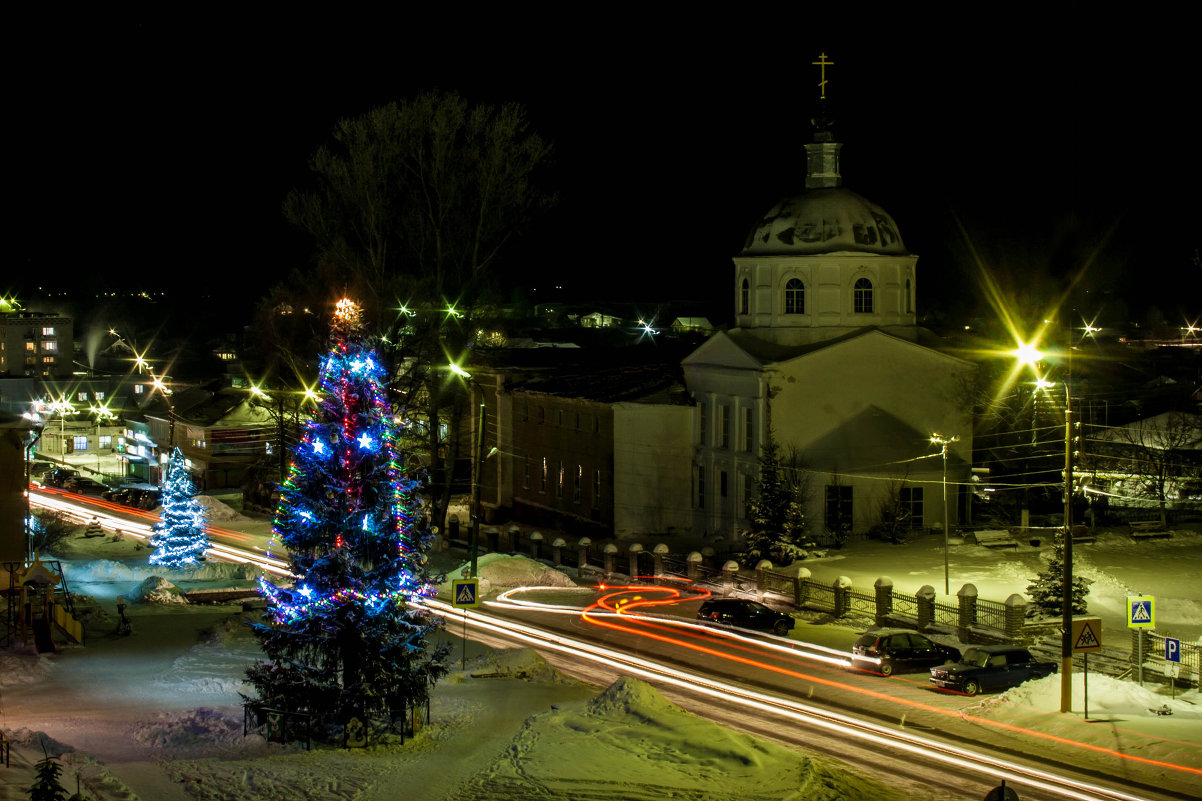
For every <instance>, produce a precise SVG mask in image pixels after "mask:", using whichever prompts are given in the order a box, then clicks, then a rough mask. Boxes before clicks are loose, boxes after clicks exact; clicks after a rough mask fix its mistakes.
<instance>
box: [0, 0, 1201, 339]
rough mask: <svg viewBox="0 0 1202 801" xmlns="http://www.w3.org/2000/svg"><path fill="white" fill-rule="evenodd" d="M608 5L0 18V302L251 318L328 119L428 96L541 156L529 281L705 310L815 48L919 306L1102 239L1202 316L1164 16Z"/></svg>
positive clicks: (1140, 299)
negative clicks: (531, 139) (513, 12)
mask: <svg viewBox="0 0 1202 801" xmlns="http://www.w3.org/2000/svg"><path fill="white" fill-rule="evenodd" d="M1154 7H1155V4H1151V5H1149V6H1147V8H1149V9H1151V8H1154ZM1049 9H1050V11H1049ZM1036 11H1038V13H1036ZM605 13H606V14H609V15H611V16H608V17H606V18H602V19H595V18H587V17H584V16H581V17H579V18H576V17H572V16H555V15H551V16H539V17H536V18H530V19H521V20H519V19H515V18H510V17H497V18H493V19H471V20H468V19H465V18H464V15H463V14H459V15H458V16H447V17H435V16H426V17H422V18H420V19H418V18H403V17H394V18H390V19H387V20H385V19H378V18H374V17H373V18H366V17H365V18H362V19H355V20H349V19H343V20H337V19H335V20H329V19H317V18H303V17H294V18H289V19H285V20H281V19H271V20H267V19H249V18H232V17H231V18H221V19H217V18H203V19H187V20H184V19H166V18H156V17H140V16H139V17H135V16H125V17H122V16H120V15H118V16H105V17H98V18H96V19H93V20H84V19H74V20H71V21H69V22H68V21H66V20H63V19H55V20H49V19H38V20H31V21H29V22H28V23H27V24H26V25H25V26H24V27H23V28H22V27H21V26H16V27H14V29H13V30H12V31H11V38H12V40H13V42H14V43H15V45H16V50H14V52H12V53H10V55H9V60H10V62H11V63H10V71H9V72H10V76H9V77H10V79H9V86H10V95H11V98H12V99H11V100H10V103H11V104H13V110H14V112H15V113H12V114H11V115H10V117H9V120H10V122H9V134H10V141H12V142H13V145H14V147H13V151H12V152H13V155H14V159H13V161H14V163H13V173H14V174H15V176H16V178H15V181H13V182H11V183H10V184H9V186H10V187H12V189H13V190H14V191H13V193H12V194H13V200H14V201H15V205H16V212H15V214H13V213H10V219H9V231H10V236H12V237H13V238H15V240H16V242H17V247H16V252H15V253H13V252H10V254H9V260H8V265H9V266H11V267H12V269H9V268H8V267H6V269H5V270H4V278H3V279H0V290H5V289H22V288H23V287H24V288H27V287H28V285H29V284H30V283H31V282H32V283H33V284H40V285H44V286H45V285H53V286H55V287H64V286H65V287H68V288H77V287H78V288H80V289H81V290H87V289H94V288H96V285H99V286H100V287H103V288H111V289H120V288H128V287H139V288H147V289H152V290H153V289H166V290H171V291H173V292H176V293H180V292H184V293H196V292H197V291H198V289H199V288H201V287H204V290H205V291H207V292H215V293H216V294H218V295H224V296H226V297H228V298H229V299H230V301H231V302H232V303H233V305H234V306H237V305H239V304H243V305H249V304H250V303H252V302H253V300H254V299H255V298H257V297H258V296H260V295H261V294H262V293H263V291H264V290H265V289H266V288H267V287H268V286H270V285H271V284H272V283H274V282H276V281H278V280H280V279H282V278H283V277H284V276H286V275H287V274H288V272H289V271H290V270H291V269H292V268H293V267H295V266H300V265H303V264H304V262H305V259H306V257H307V255H308V251H307V248H306V241H305V239H304V237H303V236H302V235H301V234H299V233H298V232H296V231H295V230H293V229H292V228H291V227H290V226H289V225H288V224H287V223H286V222H285V221H284V220H283V217H282V214H281V212H280V204H281V201H282V199H283V197H284V195H285V194H286V193H287V192H288V191H289V190H290V189H292V188H295V187H297V186H299V185H301V184H302V182H303V181H304V179H305V171H306V160H307V158H308V156H309V155H310V154H311V153H312V151H313V150H314V149H315V148H316V147H317V146H318V145H319V144H320V143H322V142H323V141H324V140H325V139H326V138H327V137H328V136H329V133H330V131H331V130H332V128H333V125H334V123H335V122H336V121H337V120H338V119H339V118H341V117H347V116H354V115H358V114H360V113H363V112H365V111H366V110H368V109H369V108H371V107H372V106H375V105H379V104H382V103H385V102H388V101H390V100H394V99H401V98H404V97H406V96H411V95H414V94H416V93H418V92H420V91H422V90H425V89H432V88H439V89H446V90H450V89H454V90H457V91H459V92H460V93H461V94H463V95H464V96H465V97H467V98H468V99H470V100H476V101H486V102H500V101H508V100H513V101H518V102H521V103H523V104H524V105H525V106H526V107H527V110H528V112H529V115H530V120H531V122H532V125H533V127H534V128H535V129H536V130H537V131H539V132H540V133H541V134H542V135H543V136H545V137H546V138H549V139H551V140H553V141H554V143H555V148H556V149H555V155H554V162H553V164H552V169H551V170H550V171H549V173H548V175H549V178H550V179H551V180H552V181H553V185H552V186H551V188H552V189H554V190H556V191H557V192H558V193H559V195H560V203H559V205H558V207H557V208H556V209H555V211H553V212H552V213H550V214H549V215H547V216H546V217H545V218H544V219H543V220H542V221H541V222H540V223H539V224H538V225H536V226H535V227H534V228H533V229H532V230H531V231H529V232H528V235H527V236H526V237H525V239H524V240H523V241H522V243H521V244H520V245H519V246H518V249H517V250H516V251H514V253H513V259H514V260H518V261H521V262H522V263H523V264H527V265H528V266H527V267H525V268H524V269H523V271H522V272H523V274H524V275H525V276H526V279H527V280H526V283H527V284H528V286H529V287H531V288H533V287H537V289H538V294H537V295H536V297H539V298H549V297H554V296H555V292H554V291H553V287H554V286H555V285H557V284H558V285H560V286H562V287H564V289H563V291H562V295H561V296H562V297H568V298H570V297H580V296H594V297H614V298H620V299H625V300H638V301H643V300H657V299H660V300H663V299H675V300H695V301H699V302H702V303H705V304H708V305H709V308H712V309H713V310H714V312H713V313H714V315H715V316H716V317H718V318H721V317H722V315H723V314H726V315H729V313H730V305H731V302H732V301H731V300H730V276H731V275H732V272H731V270H732V267H731V262H730V258H731V256H733V255H735V254H737V253H738V252H739V250H740V249H741V248H742V246H743V240H744V237H745V236H746V234H747V232H748V230H749V229H750V228H751V226H752V224H753V223H754V222H755V221H756V220H757V219H758V217H759V216H760V215H762V214H763V213H764V212H765V211H767V210H768V209H769V208H770V207H771V206H772V205H774V204H775V203H776V202H777V201H778V200H780V199H781V198H782V197H785V196H789V195H792V194H796V193H798V192H800V191H801V190H802V189H803V186H804V184H803V180H804V163H805V162H804V151H803V150H802V145H803V144H805V143H806V142H807V141H809V137H810V126H809V123H808V120H809V118H810V116H811V115H812V114H813V113H814V111H815V100H816V97H817V91H818V90H817V80H818V74H817V68H816V67H813V66H811V62H813V61H815V60H816V59H817V57H818V55H819V53H821V52H825V53H826V54H827V56H828V58H829V59H830V60H831V61H833V62H834V66H833V67H831V68H830V69H829V72H828V75H827V77H828V79H829V81H830V84H829V85H828V98H829V99H830V101H831V104H832V107H833V110H834V115H835V118H836V134H837V138H838V139H839V140H840V141H842V142H844V143H845V144H844V149H843V157H842V158H843V161H842V168H843V175H844V179H845V184H846V185H847V186H849V187H850V188H851V189H853V190H855V191H857V192H859V193H860V194H862V195H864V196H865V197H867V198H869V199H870V200H872V201H874V202H876V203H878V204H879V205H881V206H882V207H884V208H885V209H886V210H887V211H889V212H890V213H891V214H892V216H893V217H894V219H895V220H896V221H897V223H898V226H899V228H900V231H901V234H902V237H903V239H904V240H905V243H906V245H907V247H908V248H909V249H910V250H911V251H913V252H915V253H917V254H918V255H919V256H920V260H919V265H918V270H919V272H918V275H919V282H918V286H919V304H920V305H919V311H920V312H922V311H924V309H940V310H943V311H944V312H945V313H946V314H948V315H954V314H959V313H964V312H965V310H966V309H967V308H968V306H970V305H972V304H971V303H969V302H968V300H969V299H972V300H973V302H974V303H975V300H976V299H977V298H979V296H980V295H981V293H980V290H979V289H978V281H977V277H976V267H975V266H974V265H973V259H972V257H971V255H970V249H969V247H968V246H967V243H969V242H971V243H972V246H973V247H974V248H976V252H977V253H978V254H979V255H980V256H981V257H982V258H984V259H985V260H986V261H987V262H988V263H989V264H990V266H991V268H992V270H993V271H994V273H995V274H996V275H998V276H999V278H1000V279H1001V281H1002V283H1003V285H1005V286H1007V287H1010V288H1014V290H1015V291H1022V292H1026V293H1027V294H1029V295H1031V296H1034V298H1036V299H1037V300H1038V301H1039V302H1043V301H1044V300H1045V299H1050V298H1049V293H1050V290H1049V289H1048V288H1049V287H1058V286H1061V285H1063V282H1064V280H1065V277H1066V276H1068V275H1070V274H1072V273H1073V272H1074V271H1076V270H1078V269H1080V267H1081V266H1082V265H1083V264H1084V263H1085V262H1086V261H1087V259H1088V257H1089V254H1090V253H1091V252H1093V251H1096V252H1097V253H1096V255H1095V256H1094V257H1093V259H1092V260H1091V261H1090V263H1091V265H1092V266H1091V267H1090V268H1089V270H1088V271H1087V272H1086V273H1085V275H1084V278H1083V280H1082V283H1081V284H1080V287H1079V288H1080V289H1082V290H1084V289H1088V290H1089V291H1090V292H1092V293H1094V294H1093V295H1092V296H1090V297H1095V298H1096V297H1099V293H1102V294H1104V293H1106V292H1110V293H1111V299H1110V300H1111V302H1112V303H1113V302H1114V300H1115V298H1119V299H1121V300H1123V301H1125V302H1127V303H1128V305H1129V306H1131V307H1132V308H1131V309H1130V312H1129V315H1130V316H1131V317H1135V316H1136V315H1137V314H1140V313H1143V308H1144V307H1145V306H1146V305H1147V304H1150V303H1155V304H1156V305H1157V306H1158V307H1159V308H1161V310H1162V311H1163V312H1164V313H1165V315H1166V316H1167V317H1169V318H1170V319H1175V318H1177V317H1180V316H1182V315H1189V314H1194V315H1195V316H1196V314H1197V312H1198V311H1199V307H1200V306H1202V300H1200V298H1202V281H1200V280H1199V276H1200V275H1202V269H1200V268H1199V266H1198V265H1197V263H1196V261H1195V259H1196V254H1197V248H1198V247H1199V246H1200V245H1202V233H1200V228H1199V222H1198V221H1199V203H1198V200H1197V193H1198V188H1197V187H1198V181H1199V177H1200V176H1202V170H1200V169H1199V158H1198V154H1197V150H1198V148H1197V141H1198V140H1199V138H1202V137H1200V135H1199V133H1198V130H1197V126H1196V124H1195V123H1194V122H1193V121H1192V120H1190V119H1188V118H1190V117H1191V116H1192V114H1193V113H1194V112H1195V111H1196V104H1197V91H1198V90H1197V86H1198V78H1199V72H1200V70H1199V68H1198V66H1197V56H1196V53H1195V52H1193V45H1192V42H1193V41H1194V34H1192V33H1191V32H1190V30H1189V28H1191V27H1192V26H1189V25H1185V24H1184V22H1181V24H1173V23H1171V22H1170V21H1167V20H1165V19H1163V18H1162V17H1158V18H1157V19H1156V20H1155V25H1157V26H1160V27H1154V25H1153V23H1152V22H1149V23H1147V24H1144V23H1143V22H1141V21H1140V20H1139V19H1137V18H1132V17H1133V15H1130V14H1129V15H1128V16H1127V17H1126V18H1122V19H1120V18H1115V19H1111V20H1107V19H1098V18H1097V16H1096V14H1097V12H1096V7H1095V6H1093V5H1084V6H1082V5H1074V4H1043V5H1039V6H1036V5H1032V6H1030V7H1029V8H1024V7H1023V6H1022V5H1021V4H1019V5H1017V6H1008V7H1007V8H1006V13H1007V14H1009V16H1008V17H995V16H990V15H988V14H986V13H985V12H981V11H974V10H968V9H965V8H963V7H957V8H956V9H955V12H954V14H953V15H952V16H948V17H943V16H938V15H934V14H931V15H929V16H927V17H924V18H915V17H907V18H904V19H888V18H885V17H880V16H874V15H872V14H867V13H860V14H858V15H857V16H855V17H848V18H847V19H826V18H823V17H822V16H821V15H820V14H819V13H818V12H815V11H812V10H811V11H809V12H807V13H806V15H805V16H786V15H781V16H775V15H774V14H768V13H758V14H751V13H750V12H745V14H744V16H742V17H739V18H733V17H732V18H730V19H722V20H717V19H711V20H698V19H696V18H695V13H696V12H695V11H693V12H687V13H686V12H683V11H682V12H681V13H680V14H679V15H671V16H669V15H666V14H665V15H663V16H661V17H659V18H646V17H645V16H643V12H637V11H634V10H628V11H627V12H625V13H624V14H623V15H622V16H621V17H620V18H619V16H618V12H617V11H616V10H615V9H607V10H606V12H605ZM774 13H775V12H774ZM1087 15H1088V16H1087ZM934 31H938V33H934ZM1178 31H1180V33H1178ZM966 234H967V236H966ZM582 268H583V269H582ZM1161 276H1163V277H1164V280H1163V281H1150V280H1149V279H1150V278H1157V277H1161ZM1191 307H1192V308H1191Z"/></svg>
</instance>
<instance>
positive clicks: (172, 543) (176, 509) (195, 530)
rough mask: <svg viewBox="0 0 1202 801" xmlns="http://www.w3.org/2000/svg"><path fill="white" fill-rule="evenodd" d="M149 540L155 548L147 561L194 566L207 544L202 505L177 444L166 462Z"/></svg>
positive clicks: (166, 565)
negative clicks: (158, 513) (160, 501)
mask: <svg viewBox="0 0 1202 801" xmlns="http://www.w3.org/2000/svg"><path fill="white" fill-rule="evenodd" d="M150 544H151V546H153V547H154V548H155V551H154V553H152V554H151V555H150V564H152V565H163V566H164V567H171V568H179V567H195V566H196V565H198V564H200V562H201V561H202V560H203V559H204V555H205V549H206V548H208V547H209V538H208V534H206V533H205V519H204V507H202V506H201V505H200V502H199V501H197V500H196V487H195V486H194V485H193V484H192V478H191V477H190V476H189V475H188V471H187V469H186V468H185V467H184V454H183V453H182V452H181V451H180V449H179V448H176V449H175V450H174V451H173V452H172V454H171V461H170V462H168V463H167V477H166V479H165V480H164V481H163V513H162V515H161V516H160V517H159V522H157V523H155V524H154V534H152V535H151V537H150Z"/></svg>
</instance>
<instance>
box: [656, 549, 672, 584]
mask: <svg viewBox="0 0 1202 801" xmlns="http://www.w3.org/2000/svg"><path fill="white" fill-rule="evenodd" d="M670 552H671V549H670V548H668V546H667V545H665V544H664V543H662V542H661V543H659V544H658V545H656V546H655V547H654V548H652V549H651V557H652V559H654V560H655V575H656V576H657V577H658V576H662V575H663V574H664V557H665V556H667V555H668V554H669V553H670Z"/></svg>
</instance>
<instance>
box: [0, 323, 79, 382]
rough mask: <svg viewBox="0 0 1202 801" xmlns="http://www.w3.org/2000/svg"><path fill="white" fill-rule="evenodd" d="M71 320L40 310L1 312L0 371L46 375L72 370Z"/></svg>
mask: <svg viewBox="0 0 1202 801" xmlns="http://www.w3.org/2000/svg"><path fill="white" fill-rule="evenodd" d="M73 331H74V321H73V320H72V319H71V318H70V317H62V316H60V315H57V314H47V313H43V312H29V311H13V312H4V313H0V374H4V373H7V374H8V375H11V376H33V377H37V378H49V377H52V376H69V375H71V373H72V371H73V370H74V369H75V365H74V356H75V342H74V336H73Z"/></svg>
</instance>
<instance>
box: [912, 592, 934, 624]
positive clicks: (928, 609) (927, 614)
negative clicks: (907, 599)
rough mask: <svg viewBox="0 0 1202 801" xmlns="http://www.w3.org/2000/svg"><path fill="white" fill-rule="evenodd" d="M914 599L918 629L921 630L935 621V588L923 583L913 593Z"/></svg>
mask: <svg viewBox="0 0 1202 801" xmlns="http://www.w3.org/2000/svg"><path fill="white" fill-rule="evenodd" d="M914 601H915V604H916V606H917V607H918V630H919V631H922V630H924V629H926V628H927V627H928V626H930V625H931V624H932V623H934V622H935V588H934V587H932V586H931V585H930V584H923V585H922V586H921V587H919V588H918V592H916V593H914Z"/></svg>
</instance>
